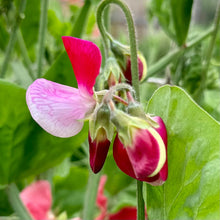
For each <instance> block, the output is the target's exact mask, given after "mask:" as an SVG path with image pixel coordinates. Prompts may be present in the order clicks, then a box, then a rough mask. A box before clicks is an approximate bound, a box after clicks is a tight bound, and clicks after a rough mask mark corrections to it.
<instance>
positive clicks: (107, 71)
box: [103, 57, 123, 84]
mask: <svg viewBox="0 0 220 220" xmlns="http://www.w3.org/2000/svg"><path fill="white" fill-rule="evenodd" d="M103 75H104V79H105V81H109V80H111V78H113V79H114V81H115V84H117V83H118V82H119V79H120V77H123V74H122V72H121V69H120V67H119V65H118V63H117V61H116V59H115V58H114V57H109V58H108V59H107V61H106V64H105V68H104V74H103Z"/></svg>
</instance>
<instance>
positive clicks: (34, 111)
mask: <svg viewBox="0 0 220 220" xmlns="http://www.w3.org/2000/svg"><path fill="white" fill-rule="evenodd" d="M26 101H27V105H28V108H29V110H30V112H31V115H32V117H33V119H34V120H35V121H36V122H37V123H38V124H39V125H40V126H41V127H42V128H43V129H44V130H46V131H47V132H48V133H50V134H52V135H54V136H58V137H71V136H74V135H76V134H77V133H79V132H80V131H81V129H82V127H83V119H84V117H85V115H86V113H88V112H90V111H91V110H93V108H94V107H95V104H96V102H95V100H94V98H93V96H91V95H90V94H88V93H86V92H84V91H81V90H79V89H75V88H72V87H69V86H64V85H61V84H58V83H54V82H51V81H48V80H46V79H37V80H35V81H34V82H33V83H32V84H31V85H30V86H29V88H28V90H27V93H26Z"/></svg>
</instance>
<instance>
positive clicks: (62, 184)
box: [53, 166, 89, 216]
mask: <svg viewBox="0 0 220 220" xmlns="http://www.w3.org/2000/svg"><path fill="white" fill-rule="evenodd" d="M88 174H89V170H88V169H87V168H81V167H75V166H74V167H72V168H71V169H70V172H69V174H68V175H67V176H66V177H60V176H55V177H54V178H53V183H54V197H53V198H54V202H53V209H54V210H56V212H58V213H61V212H64V211H66V212H67V215H68V216H71V215H72V214H73V213H74V212H76V211H80V210H81V209H82V207H83V202H84V195H85V190H86V185H87V181H88Z"/></svg>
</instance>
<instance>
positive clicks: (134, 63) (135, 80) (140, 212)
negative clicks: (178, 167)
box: [97, 0, 145, 220]
mask: <svg viewBox="0 0 220 220" xmlns="http://www.w3.org/2000/svg"><path fill="white" fill-rule="evenodd" d="M111 3H113V4H116V5H118V6H119V7H120V8H121V9H122V11H123V12H124V14H125V17H126V20H127V24H128V32H129V41H130V53H131V76H132V86H133V88H134V90H135V93H136V98H137V101H139V100H140V94H139V74H138V73H139V70H138V57H137V44H136V36H135V27H134V21H133V18H132V15H131V12H130V10H129V8H128V6H127V5H126V4H124V3H123V2H122V1H120V0H105V1H102V2H101V3H100V4H99V7H98V9H97V24H98V27H99V30H100V33H101V35H102V38H103V42H104V48H105V53H106V56H108V53H109V52H108V51H109V42H108V37H109V34H108V33H107V31H106V29H105V27H104V25H103V21H102V13H103V11H104V8H105V7H106V6H107V5H109V4H111ZM142 188H143V183H142V182H140V181H137V219H138V220H143V219H144V218H145V210H144V199H143V192H142Z"/></svg>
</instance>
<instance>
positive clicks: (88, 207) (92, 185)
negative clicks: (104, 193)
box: [82, 170, 100, 220]
mask: <svg viewBox="0 0 220 220" xmlns="http://www.w3.org/2000/svg"><path fill="white" fill-rule="evenodd" d="M99 179H100V173H99V174H94V173H93V172H92V171H91V170H90V172H89V180H88V184H87V190H86V195H85V199H84V206H83V217H82V219H85V220H87V219H88V220H89V219H94V210H95V202H96V195H97V191H98V184H99Z"/></svg>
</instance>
